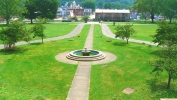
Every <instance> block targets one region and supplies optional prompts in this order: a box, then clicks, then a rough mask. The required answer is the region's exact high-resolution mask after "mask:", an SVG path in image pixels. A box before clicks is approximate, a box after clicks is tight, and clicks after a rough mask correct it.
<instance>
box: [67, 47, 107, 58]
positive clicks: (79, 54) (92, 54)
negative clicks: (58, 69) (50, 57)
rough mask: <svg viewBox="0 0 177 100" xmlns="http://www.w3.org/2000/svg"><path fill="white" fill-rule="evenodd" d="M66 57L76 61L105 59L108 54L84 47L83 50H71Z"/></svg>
mask: <svg viewBox="0 0 177 100" xmlns="http://www.w3.org/2000/svg"><path fill="white" fill-rule="evenodd" d="M66 57H67V58H68V59H70V60H76V61H97V60H102V59H104V58H105V57H106V54H104V53H103V52H101V51H98V50H88V49H87V48H84V49H83V50H75V51H71V52H70V53H69V54H67V56H66Z"/></svg>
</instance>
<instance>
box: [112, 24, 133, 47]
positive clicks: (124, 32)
mask: <svg viewBox="0 0 177 100" xmlns="http://www.w3.org/2000/svg"><path fill="white" fill-rule="evenodd" d="M132 26H133V24H126V25H122V26H121V25H118V26H117V27H116V28H115V30H116V32H115V35H116V36H115V37H116V38H117V37H119V38H121V39H126V40H127V44H128V40H129V38H130V35H133V34H135V33H136V31H135V30H134V29H133V28H132Z"/></svg>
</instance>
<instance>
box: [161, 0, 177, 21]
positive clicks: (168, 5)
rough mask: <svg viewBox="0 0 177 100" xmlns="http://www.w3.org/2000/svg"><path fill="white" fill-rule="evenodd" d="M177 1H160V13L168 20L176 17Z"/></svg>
mask: <svg viewBox="0 0 177 100" xmlns="http://www.w3.org/2000/svg"><path fill="white" fill-rule="evenodd" d="M176 5H177V1H176V0H161V2H160V13H161V14H162V15H163V16H165V17H166V18H168V19H169V20H170V23H171V21H172V19H173V18H174V17H175V16H176V13H177V7H176Z"/></svg>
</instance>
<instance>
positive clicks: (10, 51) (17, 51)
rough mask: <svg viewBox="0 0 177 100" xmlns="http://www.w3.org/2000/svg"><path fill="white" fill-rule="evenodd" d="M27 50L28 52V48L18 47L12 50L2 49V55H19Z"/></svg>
mask: <svg viewBox="0 0 177 100" xmlns="http://www.w3.org/2000/svg"><path fill="white" fill-rule="evenodd" d="M27 50H28V49H27V48H17V47H16V48H15V49H12V50H4V49H0V54H1V55H11V54H19V53H24V52H25V51H27Z"/></svg>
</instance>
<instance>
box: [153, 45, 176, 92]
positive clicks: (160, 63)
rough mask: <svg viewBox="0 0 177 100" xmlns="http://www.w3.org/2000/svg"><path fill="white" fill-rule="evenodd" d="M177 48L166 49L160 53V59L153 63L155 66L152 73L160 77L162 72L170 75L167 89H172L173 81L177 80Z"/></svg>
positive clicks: (172, 46) (169, 47)
mask: <svg viewBox="0 0 177 100" xmlns="http://www.w3.org/2000/svg"><path fill="white" fill-rule="evenodd" d="M176 58H177V46H176V45H171V46H167V47H164V48H163V50H162V51H161V52H160V59H158V60H156V61H155V62H152V63H151V65H152V66H154V68H153V69H152V72H155V73H156V75H160V73H161V72H163V71H166V72H167V74H168V82H167V89H169V88H170V84H171V80H172V79H176V78H177V59H176Z"/></svg>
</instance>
